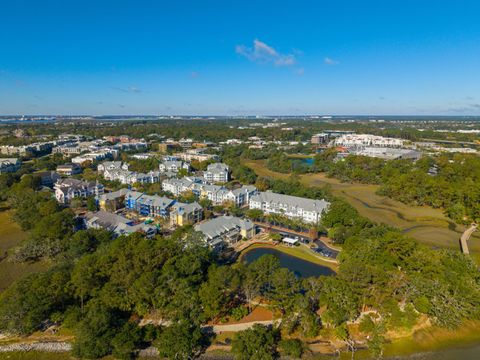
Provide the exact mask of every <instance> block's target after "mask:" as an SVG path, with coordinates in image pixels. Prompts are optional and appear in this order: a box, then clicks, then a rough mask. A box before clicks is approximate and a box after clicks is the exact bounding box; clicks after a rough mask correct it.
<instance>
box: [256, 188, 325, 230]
mask: <svg viewBox="0 0 480 360" xmlns="http://www.w3.org/2000/svg"><path fill="white" fill-rule="evenodd" d="M329 205H330V203H329V202H327V201H325V200H313V199H307V198H302V197H298V196H290V195H283V194H277V193H274V192H270V191H267V192H260V193H258V194H257V195H253V196H252V197H251V198H250V201H249V207H250V209H260V210H262V211H263V213H264V214H279V215H284V216H286V217H288V218H291V219H300V220H302V221H304V222H306V223H318V222H319V221H320V219H321V217H322V214H323V212H325V211H327V210H328V207H329Z"/></svg>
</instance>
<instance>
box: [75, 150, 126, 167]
mask: <svg viewBox="0 0 480 360" xmlns="http://www.w3.org/2000/svg"><path fill="white" fill-rule="evenodd" d="M117 156H118V150H116V149H109V148H104V149H101V150H98V151H95V152H90V153H87V154H83V155H80V156H76V157H74V158H72V163H74V164H80V165H82V164H83V163H85V162H87V161H90V162H95V161H102V160H105V159H114V158H116V157H117Z"/></svg>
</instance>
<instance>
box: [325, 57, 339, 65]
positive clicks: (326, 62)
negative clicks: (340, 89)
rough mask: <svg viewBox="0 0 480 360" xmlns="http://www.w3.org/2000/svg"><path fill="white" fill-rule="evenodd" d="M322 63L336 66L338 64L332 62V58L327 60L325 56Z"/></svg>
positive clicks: (335, 61)
mask: <svg viewBox="0 0 480 360" xmlns="http://www.w3.org/2000/svg"><path fill="white" fill-rule="evenodd" d="M323 62H324V63H325V64H326V65H337V64H339V63H340V62H339V61H337V60H334V59H332V58H329V57H328V56H327V57H326V58H325V59H323Z"/></svg>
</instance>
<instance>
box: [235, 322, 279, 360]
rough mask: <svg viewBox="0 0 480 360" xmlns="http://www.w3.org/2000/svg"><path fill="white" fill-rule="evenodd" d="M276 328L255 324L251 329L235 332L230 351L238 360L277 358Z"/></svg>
mask: <svg viewBox="0 0 480 360" xmlns="http://www.w3.org/2000/svg"><path fill="white" fill-rule="evenodd" d="M278 338H279V334H278V331H277V330H273V329H271V328H269V327H266V326H263V325H259V324H255V325H253V327H252V328H251V329H247V330H244V331H240V332H238V333H236V334H235V336H234V338H233V341H232V352H233V354H234V355H235V359H238V360H268V359H275V358H277V350H276V346H277V342H278Z"/></svg>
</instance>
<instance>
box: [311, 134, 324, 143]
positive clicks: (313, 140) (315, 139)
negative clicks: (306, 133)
mask: <svg viewBox="0 0 480 360" xmlns="http://www.w3.org/2000/svg"><path fill="white" fill-rule="evenodd" d="M327 142H328V134H327V133H320V134H315V135H312V138H311V140H310V143H312V144H313V145H319V144H325V143H327Z"/></svg>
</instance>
